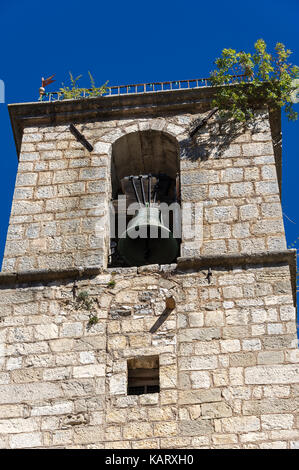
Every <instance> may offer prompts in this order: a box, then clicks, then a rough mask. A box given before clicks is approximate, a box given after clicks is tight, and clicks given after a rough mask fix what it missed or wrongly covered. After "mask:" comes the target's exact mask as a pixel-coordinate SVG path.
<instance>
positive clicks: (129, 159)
mask: <svg viewBox="0 0 299 470" xmlns="http://www.w3.org/2000/svg"><path fill="white" fill-rule="evenodd" d="M178 172H179V142H178V140H177V139H176V138H175V137H174V136H173V135H171V134H170V133H168V132H165V131H162V130H156V129H146V130H136V131H135V132H129V133H125V134H124V135H122V136H121V137H119V138H118V139H116V140H115V141H114V143H113V144H112V156H111V183H112V195H113V197H115V196H116V195H117V194H118V192H119V191H120V183H119V182H120V180H121V179H122V178H124V177H125V176H130V175H140V174H149V173H152V174H157V173H165V174H167V175H168V176H169V177H171V178H173V179H174V180H175V178H176V175H177V173H178Z"/></svg>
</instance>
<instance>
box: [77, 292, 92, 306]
mask: <svg viewBox="0 0 299 470" xmlns="http://www.w3.org/2000/svg"><path fill="white" fill-rule="evenodd" d="M76 302H77V305H76V309H77V310H79V309H80V308H84V309H86V310H91V308H92V304H93V299H90V298H89V293H88V292H87V291H85V290H84V291H81V292H79V294H78V295H77V297H76Z"/></svg>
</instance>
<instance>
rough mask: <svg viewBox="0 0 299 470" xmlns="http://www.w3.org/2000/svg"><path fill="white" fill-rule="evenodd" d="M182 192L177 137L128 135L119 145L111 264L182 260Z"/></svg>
mask: <svg viewBox="0 0 299 470" xmlns="http://www.w3.org/2000/svg"><path fill="white" fill-rule="evenodd" d="M179 188H180V179H179V146H178V142H177V140H176V139H175V138H174V137H173V136H171V135H170V134H168V133H166V132H163V131H157V130H146V131H139V132H133V133H130V134H126V135H124V136H122V137H121V138H119V139H118V140H117V141H116V142H115V143H114V144H113V146H112V159H111V194H112V205H113V209H114V210H113V213H114V214H113V213H112V214H113V215H112V218H113V220H112V219H111V220H110V221H111V224H112V228H113V230H111V248H110V256H109V266H141V265H146V264H169V263H171V262H174V261H175V260H176V257H177V256H178V254H179V246H180V225H181V224H180V211H179V203H180V189H179ZM169 209H170V210H169ZM136 234H137V236H136Z"/></svg>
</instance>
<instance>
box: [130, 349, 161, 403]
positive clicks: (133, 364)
mask: <svg viewBox="0 0 299 470" xmlns="http://www.w3.org/2000/svg"><path fill="white" fill-rule="evenodd" d="M159 392H160V385H159V356H144V357H136V358H134V359H129V360H128V395H143V394H145V393H159Z"/></svg>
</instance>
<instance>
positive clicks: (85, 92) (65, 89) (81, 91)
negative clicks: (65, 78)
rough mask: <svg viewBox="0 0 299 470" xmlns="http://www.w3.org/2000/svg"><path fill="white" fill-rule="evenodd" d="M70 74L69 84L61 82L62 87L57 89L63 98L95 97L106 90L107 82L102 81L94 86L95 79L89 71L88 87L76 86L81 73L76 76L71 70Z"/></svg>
mask: <svg viewBox="0 0 299 470" xmlns="http://www.w3.org/2000/svg"><path fill="white" fill-rule="evenodd" d="M69 75H70V82H71V84H70V86H65V85H64V83H62V88H60V89H59V92H60V93H62V94H63V99H65V100H70V99H71V100H77V99H82V98H84V97H85V98H95V97H97V96H102V95H103V93H106V92H107V83H108V81H107V82H106V83H104V84H103V85H101V86H100V87H96V85H95V80H94V78H93V76H92V75H91V73H90V72H88V75H89V79H90V84H91V87H90V88H80V87H79V86H78V83H77V82H78V81H79V80H80V78H81V77H82V75H78V76H77V77H73V74H72V72H69Z"/></svg>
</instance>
